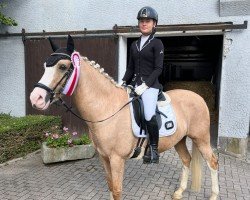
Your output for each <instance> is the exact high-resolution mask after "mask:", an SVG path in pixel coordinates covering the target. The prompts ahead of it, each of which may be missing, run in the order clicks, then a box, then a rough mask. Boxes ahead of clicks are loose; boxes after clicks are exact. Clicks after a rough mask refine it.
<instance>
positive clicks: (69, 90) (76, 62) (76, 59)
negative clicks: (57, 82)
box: [62, 51, 81, 96]
mask: <svg viewBox="0 0 250 200" xmlns="http://www.w3.org/2000/svg"><path fill="white" fill-rule="evenodd" d="M80 58H81V56H80V54H79V52H76V51H75V52H73V53H72V54H71V62H72V64H73V67H74V70H73V72H72V74H71V76H70V78H69V79H68V81H67V83H66V85H65V87H64V89H63V92H62V93H63V94H65V95H67V96H71V95H72V94H73V92H74V90H75V88H76V85H77V82H78V79H79V74H80Z"/></svg>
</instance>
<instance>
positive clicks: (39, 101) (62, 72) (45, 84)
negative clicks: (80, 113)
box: [30, 35, 75, 110]
mask: <svg viewBox="0 0 250 200" xmlns="http://www.w3.org/2000/svg"><path fill="white" fill-rule="evenodd" d="M49 41H50V44H51V47H52V49H53V51H54V52H53V53H52V54H51V55H50V56H49V57H48V58H47V60H46V62H45V63H44V69H45V72H44V74H43V76H42V78H41V80H40V81H39V82H38V83H37V84H35V88H34V90H33V91H32V92H31V94H30V101H31V104H32V106H33V107H34V108H36V109H39V110H45V109H47V108H48V107H49V105H50V104H51V103H53V102H55V101H56V100H58V97H59V96H60V95H61V93H62V92H64V90H65V87H67V84H68V82H69V79H72V75H73V74H75V69H74V65H73V64H72V62H71V60H72V55H73V54H72V53H73V52H74V41H73V39H72V37H71V36H70V35H69V36H68V41H67V47H66V48H58V47H57V46H56V45H55V44H54V43H53V41H52V40H51V39H50V38H49ZM66 83H67V84H66ZM64 94H65V93H64Z"/></svg>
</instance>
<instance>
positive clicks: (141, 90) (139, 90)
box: [135, 83, 148, 96]
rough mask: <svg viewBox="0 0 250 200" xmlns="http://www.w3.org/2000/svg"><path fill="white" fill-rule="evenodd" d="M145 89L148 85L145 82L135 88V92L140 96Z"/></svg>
mask: <svg viewBox="0 0 250 200" xmlns="http://www.w3.org/2000/svg"><path fill="white" fill-rule="evenodd" d="M146 89H148V86H147V85H146V84H145V83H142V84H141V85H139V86H137V87H136V88H135V93H136V94H137V95H139V96H140V95H142V93H143V92H145V90H146Z"/></svg>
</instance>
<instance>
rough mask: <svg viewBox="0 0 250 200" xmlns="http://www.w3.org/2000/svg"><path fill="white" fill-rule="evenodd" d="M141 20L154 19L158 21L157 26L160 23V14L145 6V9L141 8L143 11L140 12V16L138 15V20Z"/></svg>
mask: <svg viewBox="0 0 250 200" xmlns="http://www.w3.org/2000/svg"><path fill="white" fill-rule="evenodd" d="M141 18H148V19H153V20H155V21H156V24H157V22H158V14H157V12H156V10H155V9H153V8H152V7H150V6H145V7H143V8H141V10H139V12H138V15H137V19H138V20H139V19H141Z"/></svg>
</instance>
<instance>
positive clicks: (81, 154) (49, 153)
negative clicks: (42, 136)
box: [41, 142, 95, 164]
mask: <svg viewBox="0 0 250 200" xmlns="http://www.w3.org/2000/svg"><path fill="white" fill-rule="evenodd" d="M94 155H95V149H94V147H93V145H92V144H90V145H75V146H73V147H61V148H49V147H47V146H46V143H45V142H44V143H43V144H42V148H41V156H42V160H43V163H45V164H48V163H55V162H62V161H69V160H80V159H88V158H92V157H93V156H94Z"/></svg>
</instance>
